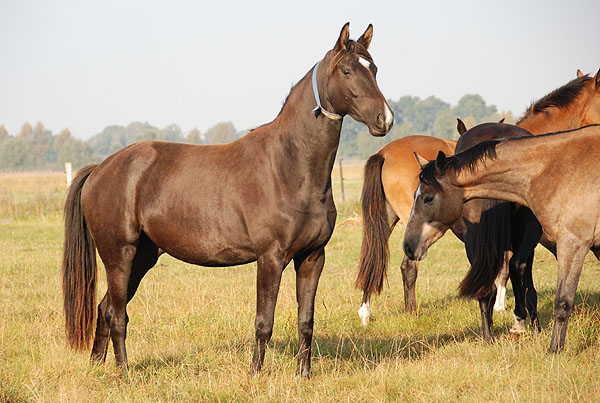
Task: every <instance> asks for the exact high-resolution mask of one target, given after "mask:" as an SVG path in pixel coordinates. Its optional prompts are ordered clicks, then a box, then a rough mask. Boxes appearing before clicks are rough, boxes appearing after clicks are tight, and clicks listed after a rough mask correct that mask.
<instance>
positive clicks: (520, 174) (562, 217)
mask: <svg viewBox="0 0 600 403" xmlns="http://www.w3.org/2000/svg"><path fill="white" fill-rule="evenodd" d="M515 129H516V128H515ZM598 153H600V125H591V126H586V127H583V128H581V129H577V130H571V131H565V132H558V133H552V134H547V135H541V136H533V137H522V138H518V139H508V140H494V141H486V142H483V143H480V144H477V145H476V146H474V147H471V148H469V149H467V150H465V151H464V152H461V153H458V154H456V155H454V156H452V157H448V158H447V157H446V156H445V155H444V153H440V154H439V155H438V157H437V158H436V160H435V161H431V162H427V161H426V160H425V159H422V158H420V164H421V165H422V167H423V170H422V171H421V174H420V176H419V177H420V183H419V187H418V188H417V191H416V193H415V203H414V205H413V211H412V213H411V218H410V219H409V223H408V226H407V228H406V233H405V236H404V251H405V253H406V254H407V255H408V256H409V257H410V258H411V259H417V260H420V259H423V258H424V257H425V255H426V252H427V248H428V247H429V246H430V245H431V244H433V243H434V242H435V241H436V240H437V239H439V238H440V237H441V236H442V235H443V234H444V232H445V231H446V230H447V229H448V228H450V227H451V226H452V225H453V224H454V223H455V222H456V221H457V219H459V218H460V216H461V215H462V213H463V208H464V203H465V202H466V201H468V200H473V199H478V198H483V199H497V200H505V201H510V202H513V203H517V204H519V205H522V206H526V207H528V208H529V209H530V210H531V211H532V212H533V214H534V215H535V217H536V218H537V219H538V220H539V222H540V224H541V225H542V227H543V229H544V234H545V236H546V237H547V239H548V240H549V241H551V242H553V243H554V244H555V245H556V252H557V258H558V283H557V290H556V302H555V305H554V329H553V332H552V340H551V342H550V348H549V351H550V352H558V351H560V350H562V349H563V347H564V343H565V338H566V334H567V324H568V320H569V316H570V315H571V313H572V311H573V304H574V298H575V292H576V290H577V283H578V281H579V275H580V273H581V269H582V267H583V260H584V258H585V255H586V254H587V252H588V251H589V250H590V249H591V250H593V251H594V253H598V249H599V248H600V210H599V208H598V206H600V191H599V190H598V186H597V179H598V173H597V171H598V170H597V166H598V160H597V155H598Z"/></svg>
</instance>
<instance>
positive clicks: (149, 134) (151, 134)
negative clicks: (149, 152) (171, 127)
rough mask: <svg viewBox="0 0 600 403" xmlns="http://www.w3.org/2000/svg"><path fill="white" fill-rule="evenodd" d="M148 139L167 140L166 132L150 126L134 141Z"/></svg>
mask: <svg viewBox="0 0 600 403" xmlns="http://www.w3.org/2000/svg"><path fill="white" fill-rule="evenodd" d="M148 140H165V136H164V134H163V133H162V132H161V131H160V130H158V129H156V128H148V129H145V130H144V131H143V132H141V133H139V134H138V135H137V136H135V139H134V142H135V143H138V142H140V141H148Z"/></svg>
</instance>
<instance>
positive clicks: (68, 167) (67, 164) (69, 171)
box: [65, 162, 73, 187]
mask: <svg viewBox="0 0 600 403" xmlns="http://www.w3.org/2000/svg"><path fill="white" fill-rule="evenodd" d="M65 173H66V174H67V187H69V186H71V179H73V171H72V167H71V163H70V162H65Z"/></svg>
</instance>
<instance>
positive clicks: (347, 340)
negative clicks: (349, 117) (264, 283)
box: [0, 171, 600, 402]
mask: <svg viewBox="0 0 600 403" xmlns="http://www.w3.org/2000/svg"><path fill="white" fill-rule="evenodd" d="M348 172H350V171H348ZM22 175H23V176H19V177H18V178H17V179H15V177H14V176H11V175H3V176H0V197H2V202H4V201H5V200H7V201H9V202H7V204H10V206H4V207H2V209H1V210H0V251H1V252H0V256H1V259H0V401H11V402H12V401H17V402H18V401H46V402H60V401H64V402H85V401H94V402H96V401H128V402H129V401H131V402H138V401H156V400H159V401H177V400H184V401H215V400H216V401H232V400H233V401H254V400H258V401H313V402H314V401H350V402H356V401H427V402H429V401H597V399H598V396H600V382H599V381H600V339H599V337H600V309H599V308H600V294H599V291H600V276H598V274H599V271H600V269H599V266H598V264H597V263H596V262H595V261H594V260H593V259H592V258H591V256H592V255H590V256H589V257H588V260H587V261H586V264H585V268H584V270H583V274H582V276H581V280H580V285H579V290H578V293H577V298H576V304H577V305H576V308H575V312H574V314H573V316H572V318H571V321H570V324H569V333H568V336H567V346H566V350H565V351H564V352H563V353H562V354H560V355H548V354H546V349H547V347H548V344H549V342H550V333H551V325H552V311H553V304H554V294H555V285H556V262H555V260H554V258H553V257H552V256H551V255H550V254H549V253H547V252H546V251H545V250H542V249H539V250H538V253H537V256H536V261H535V268H534V280H535V284H536V286H537V289H538V292H539V296H540V300H539V310H540V319H541V324H542V327H543V330H542V332H541V334H539V335H532V334H527V335H525V336H523V337H521V338H518V339H515V338H512V337H511V336H509V333H508V329H509V328H510V326H511V324H512V313H511V312H510V311H511V310H512V308H513V306H514V302H513V299H512V293H511V291H510V289H509V292H508V293H507V294H508V298H507V305H508V308H509V310H508V311H507V312H502V313H496V315H495V324H494V335H495V337H496V342H495V343H494V344H493V345H486V344H484V343H483V342H482V341H481V340H480V317H479V310H478V306H477V303H476V302H474V301H470V300H462V299H459V298H457V296H456V295H457V293H456V287H457V286H458V283H459V282H460V280H461V278H462V276H463V275H464V273H465V271H466V269H467V261H466V258H465V255H464V251H463V247H462V244H461V243H460V242H459V241H458V240H456V238H454V237H453V236H452V235H450V234H449V235H447V236H445V237H444V238H443V239H442V240H441V241H439V242H438V243H437V244H436V245H435V246H434V247H432V249H431V250H430V253H429V256H428V258H427V259H426V260H425V261H424V262H423V263H422V264H421V267H420V272H419V279H418V281H417V300H418V315H417V316H413V315H410V314H407V313H405V312H404V309H403V306H404V302H403V300H402V280H401V273H400V270H399V264H400V261H401V258H402V254H401V252H400V242H401V239H402V231H403V229H402V228H397V229H396V230H395V232H394V235H393V239H392V241H391V249H392V266H391V270H390V273H389V276H388V279H389V280H388V284H386V287H385V290H384V292H383V293H382V295H381V296H379V297H376V298H374V300H373V303H372V305H373V306H372V309H373V315H372V322H371V324H370V326H369V327H368V328H362V327H361V325H360V321H359V319H358V315H357V314H356V311H357V309H358V308H359V306H360V301H361V293H360V292H359V291H357V290H355V289H354V288H353V282H354V276H355V271H356V262H357V260H358V252H359V249H360V243H361V226H360V224H359V223H357V222H356V220H352V219H351V220H346V221H344V220H345V219H347V218H352V217H354V216H355V214H357V213H358V211H359V210H358V202H357V197H358V195H359V193H360V186H361V184H360V178H350V179H349V182H348V183H345V191H346V196H347V197H346V200H347V201H346V203H345V204H344V205H338V210H339V211H340V215H341V216H340V218H339V221H338V222H340V223H341V222H344V225H341V226H338V227H337V228H336V231H335V233H334V235H333V238H332V239H331V242H330V244H329V245H328V247H327V249H326V253H327V260H326V264H325V270H324V272H323V275H322V277H321V282H320V285H319V290H318V293H317V302H316V313H315V332H314V341H313V365H312V378H311V379H310V380H301V379H299V378H298V377H297V376H296V375H295V370H296V359H295V354H296V353H297V331H296V300H295V293H294V290H295V286H294V284H295V276H294V270H293V269H291V268H289V267H288V269H286V271H285V272H284V276H283V281H282V286H281V290H280V294H279V300H278V305H277V310H276V313H275V329H274V333H273V339H272V340H271V343H270V344H269V349H268V350H267V354H266V358H265V371H264V372H263V373H262V374H261V375H259V376H255V377H251V376H249V375H248V369H249V364H250V358H251V346H252V341H253V335H254V326H253V323H254V309H255V308H254V305H255V298H256V297H255V275H256V268H255V265H254V264H250V265H245V266H240V267H234V268H226V269H218V268H199V267H196V266H192V265H188V264H185V263H182V262H180V261H177V260H175V259H173V258H170V257H169V256H163V257H161V258H160V260H159V263H158V264H157V266H156V267H155V268H154V269H153V270H152V271H150V273H149V274H148V275H147V276H146V278H145V279H144V280H143V281H142V283H141V286H140V289H139V291H138V293H137V294H136V296H135V297H134V299H133V300H132V301H131V303H130V304H129V306H128V313H129V317H130V322H129V328H128V337H127V347H128V355H129V363H130V370H129V373H128V375H127V376H122V375H121V374H120V372H119V370H118V369H117V368H116V367H115V365H114V355H113V353H112V347H111V349H109V354H108V359H107V363H106V365H104V366H101V367H93V366H90V365H89V363H88V358H89V352H86V353H75V352H72V351H70V350H69V349H68V348H67V346H66V342H65V337H64V328H63V316H62V300H61V298H62V297H61V279H60V260H61V254H62V221H61V220H62V216H61V213H60V209H61V208H62V206H61V204H62V197H63V196H60V195H61V194H63V191H64V184H63V178H64V177H63V175H59V174H43V175H29V176H27V175H24V174H22ZM344 176H345V177H349V176H350V175H349V176H346V171H344ZM23 178H28V179H26V180H25V179H23ZM337 178H339V176H336V175H335V174H334V180H335V181H334V182H335V183H334V185H335V186H336V188H335V189H334V191H335V194H336V197H339V183H338V182H337ZM13 194H16V195H18V197H13ZM28 195H34V196H31V197H29V196H28ZM57 195H58V196H57ZM349 195H352V196H349ZM99 277H100V278H101V281H100V285H99V293H102V294H103V293H104V292H105V290H106V284H105V280H104V270H103V267H102V266H101V265H100V276H99Z"/></svg>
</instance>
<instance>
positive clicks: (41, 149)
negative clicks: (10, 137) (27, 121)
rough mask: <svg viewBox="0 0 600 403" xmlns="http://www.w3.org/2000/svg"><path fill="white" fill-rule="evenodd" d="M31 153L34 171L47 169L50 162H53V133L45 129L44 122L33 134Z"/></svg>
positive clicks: (37, 125) (34, 129)
mask: <svg viewBox="0 0 600 403" xmlns="http://www.w3.org/2000/svg"><path fill="white" fill-rule="evenodd" d="M31 143H32V144H31V153H32V159H33V167H32V168H33V169H37V170H42V169H46V168H47V165H48V163H49V162H51V161H52V159H53V158H52V157H53V156H54V155H53V154H52V148H51V145H52V132H51V131H50V130H46V128H44V124H43V123H42V122H38V123H37V124H36V125H35V127H34V128H33V131H32V133H31Z"/></svg>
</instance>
